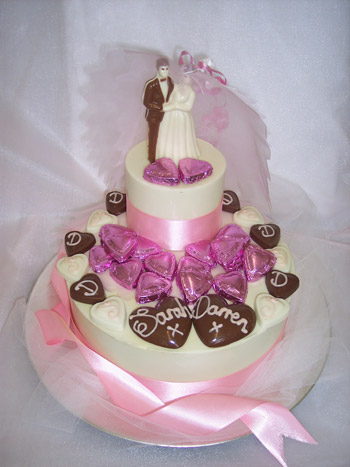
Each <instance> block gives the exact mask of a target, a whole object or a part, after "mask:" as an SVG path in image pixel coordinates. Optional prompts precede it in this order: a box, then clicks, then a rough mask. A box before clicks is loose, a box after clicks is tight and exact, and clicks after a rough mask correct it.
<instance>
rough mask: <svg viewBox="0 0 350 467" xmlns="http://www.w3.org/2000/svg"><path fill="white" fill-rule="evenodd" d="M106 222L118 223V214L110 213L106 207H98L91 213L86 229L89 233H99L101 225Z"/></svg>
mask: <svg viewBox="0 0 350 467" xmlns="http://www.w3.org/2000/svg"><path fill="white" fill-rule="evenodd" d="M106 224H118V218H117V216H113V214H109V212H107V211H105V210H104V209H98V210H97V211H94V212H93V213H92V214H91V216H90V218H89V220H88V223H87V226H86V230H87V232H89V233H92V234H98V233H99V231H100V229H101V227H102V226H103V225H106Z"/></svg>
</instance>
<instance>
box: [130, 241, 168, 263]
mask: <svg viewBox="0 0 350 467" xmlns="http://www.w3.org/2000/svg"><path fill="white" fill-rule="evenodd" d="M161 251H162V249H161V247H160V246H159V245H157V244H156V243H155V242H152V240H148V238H145V237H140V236H139V237H137V247H136V250H135V252H134V254H133V258H140V259H145V258H147V256H150V255H155V254H156V253H160V252H161Z"/></svg>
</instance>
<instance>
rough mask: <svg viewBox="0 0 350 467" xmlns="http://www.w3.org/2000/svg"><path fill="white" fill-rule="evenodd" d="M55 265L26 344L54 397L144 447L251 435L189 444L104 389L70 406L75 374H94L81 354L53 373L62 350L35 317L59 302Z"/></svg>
mask: <svg viewBox="0 0 350 467" xmlns="http://www.w3.org/2000/svg"><path fill="white" fill-rule="evenodd" d="M54 264H55V258H54V259H52V261H50V263H49V264H48V265H47V266H46V267H45V269H44V270H43V272H42V273H41V275H40V276H39V278H38V279H37V281H36V283H35V285H34V287H33V289H32V292H31V294H30V297H29V300H28V304H27V312H26V316H25V340H26V345H27V349H28V353H29V356H30V359H31V362H32V364H33V367H34V368H35V370H36V372H37V374H38V376H39V378H40V380H41V381H42V383H43V384H44V385H45V387H46V389H47V390H48V391H49V392H50V394H51V395H52V396H53V397H54V398H55V399H56V400H57V401H58V402H59V403H60V404H61V405H63V406H64V407H65V408H66V409H67V410H68V411H69V412H71V413H72V414H73V415H75V416H76V417H78V418H80V419H82V420H84V421H85V422H86V423H88V424H90V425H92V426H94V427H96V428H98V429H100V430H102V431H104V432H107V433H109V434H112V435H114V436H117V437H120V438H124V439H128V440H131V441H137V442H140V443H144V444H152V445H159V446H169V447H199V446H209V445H214V444H220V443H225V442H228V441H232V440H234V439H237V438H241V437H243V436H246V435H248V434H250V430H249V429H248V428H247V427H246V426H245V425H244V424H243V423H242V422H241V421H237V422H235V423H234V425H233V426H234V434H233V433H232V425H231V427H230V431H229V433H225V431H226V430H225V429H223V430H221V431H220V432H218V433H215V434H214V435H210V436H203V437H199V438H196V439H193V437H191V438H190V437H188V440H187V439H186V435H184V436H183V437H181V438H180V437H179V433H175V432H173V431H171V430H168V431H167V430H166V429H164V428H163V427H159V430H158V431H157V430H155V429H154V425H152V426H147V424H145V423H140V422H138V421H137V420H136V419H135V418H134V417H133V416H131V418H130V417H129V416H126V415H125V412H124V411H122V410H120V409H118V408H116V407H115V406H114V405H113V404H112V402H111V401H110V399H109V396H108V394H107V393H106V392H105V391H103V389H104V388H101V389H102V393H103V392H105V398H103V396H102V400H101V390H99V391H98V394H96V397H94V396H95V395H94V394H92V395H93V397H91V398H88V399H89V402H88V403H87V404H86V405H85V406H84V408H83V409H82V408H81V407H80V408H79V409H77V408H76V407H75V406H74V405H72V404H71V403H70V401H71V398H69V397H67V394H68V393H69V391H71V385H72V379H71V375H73V374H74V370H76V371H77V372H81V370H83V371H87V372H90V373H91V370H90V369H89V367H88V365H87V363H86V362H85V360H84V358H83V357H82V356H81V355H80V353H79V352H77V354H76V355H79V357H78V358H75V361H74V363H73V366H71V367H70V368H69V374H68V375H67V373H65V368H64V367H63V366H62V365H58V366H56V367H55V368H54V371H52V362H53V361H54V359H55V354H56V353H57V351H58V350H59V347H60V346H59V345H58V346H57V345H53V346H48V345H47V344H46V342H45V340H44V337H43V334H42V332H41V329H40V326H39V323H38V321H37V320H36V317H35V312H36V311H37V310H39V309H50V308H52V307H53V306H55V305H56V304H57V303H58V301H59V299H58V297H57V295H56V294H55V292H54V290H53V288H52V287H50V281H51V273H52V269H53V267H54ZM326 358H327V355H326V357H325V359H324V362H323V365H322V368H321V370H320V372H319V374H318V375H317V378H316V379H315V382H314V384H315V383H316V381H317V379H318V377H319V375H320V374H321V372H322V369H323V366H324V364H325V362H326ZM74 365H75V368H74ZM52 373H54V374H52ZM48 375H49V376H48ZM96 379H97V377H96ZM58 380H59V381H60V384H57V381H58ZM98 381H99V380H98ZM314 384H313V385H312V386H311V387H310V388H306V389H305V390H302V391H301V392H300V393H299V394H298V397H297V400H296V403H295V404H294V406H293V408H294V407H295V406H296V405H298V404H299V402H301V400H303V399H304V397H305V396H306V395H307V394H308V393H309V392H310V390H311V389H312V388H313V386H314ZM101 386H102V383H101ZM180 436H181V435H180Z"/></svg>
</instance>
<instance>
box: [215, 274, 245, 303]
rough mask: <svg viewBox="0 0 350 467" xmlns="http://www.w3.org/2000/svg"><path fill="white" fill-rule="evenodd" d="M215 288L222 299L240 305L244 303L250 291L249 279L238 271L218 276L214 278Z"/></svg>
mask: <svg viewBox="0 0 350 467" xmlns="http://www.w3.org/2000/svg"><path fill="white" fill-rule="evenodd" d="M213 287H214V290H215V292H216V293H217V294H218V295H220V296H221V297H224V298H227V299H228V300H232V301H234V302H240V303H244V301H245V299H246V296H247V291H248V286H247V279H246V278H245V276H244V274H242V273H241V272H237V271H232V272H227V273H225V274H218V275H217V276H215V277H214V283H213Z"/></svg>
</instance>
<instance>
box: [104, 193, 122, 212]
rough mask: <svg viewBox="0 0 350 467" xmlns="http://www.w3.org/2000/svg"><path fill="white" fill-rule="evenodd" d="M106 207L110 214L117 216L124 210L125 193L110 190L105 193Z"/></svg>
mask: <svg viewBox="0 0 350 467" xmlns="http://www.w3.org/2000/svg"><path fill="white" fill-rule="evenodd" d="M106 209H107V211H108V212H109V213H110V214H113V215H114V216H118V215H119V214H123V212H126V194H125V193H121V192H120V191H110V192H109V193H107V195H106Z"/></svg>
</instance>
